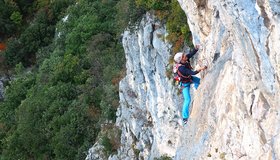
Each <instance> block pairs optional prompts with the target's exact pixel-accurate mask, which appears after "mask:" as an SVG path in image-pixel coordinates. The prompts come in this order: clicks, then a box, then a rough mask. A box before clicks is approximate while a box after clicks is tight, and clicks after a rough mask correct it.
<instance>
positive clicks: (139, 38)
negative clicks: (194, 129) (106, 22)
mask: <svg viewBox="0 0 280 160" xmlns="http://www.w3.org/2000/svg"><path fill="white" fill-rule="evenodd" d="M166 34H167V33H166V29H165V28H164V25H163V24H160V22H159V21H156V20H155V17H153V16H152V15H150V14H149V13H148V14H147V15H146V16H145V17H144V18H143V20H142V21H141V23H140V24H139V26H138V27H137V28H136V29H135V30H133V31H125V32H124V35H123V46H124V50H125V54H126V60H127V62H126V68H127V73H126V77H125V78H124V79H123V80H122V81H121V82H120V108H119V110H118V113H117V114H118V119H117V125H118V126H119V127H120V128H121V129H122V136H121V138H122V139H121V140H122V147H121V148H120V150H119V155H120V156H119V157H118V158H119V159H131V158H134V159H137V158H141V157H142V158H144V159H153V158H154V157H160V156H161V155H162V154H167V155H171V156H174V155H175V151H176V148H177V145H178V143H179V135H180V134H179V133H180V131H181V128H180V125H179V123H180V106H179V105H178V104H180V103H181V102H180V99H178V95H177V94H176V89H175V88H174V87H173V86H172V83H171V82H170V80H169V79H168V78H167V76H166V68H167V67H168V65H169V62H168V60H169V57H170V50H171V46H170V44H168V43H167V42H166V41H165V37H166Z"/></svg>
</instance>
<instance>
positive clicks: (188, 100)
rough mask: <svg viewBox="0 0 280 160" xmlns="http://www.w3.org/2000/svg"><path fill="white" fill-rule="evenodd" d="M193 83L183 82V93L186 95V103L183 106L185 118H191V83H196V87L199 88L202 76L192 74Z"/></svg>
mask: <svg viewBox="0 0 280 160" xmlns="http://www.w3.org/2000/svg"><path fill="white" fill-rule="evenodd" d="M192 80H193V82H192V83H182V84H181V85H182V87H183V90H182V93H183V97H184V104H183V108H182V117H183V118H189V107H190V103H191V95H190V86H191V84H194V88H195V89H197V88H198V86H199V84H200V78H198V77H195V76H192Z"/></svg>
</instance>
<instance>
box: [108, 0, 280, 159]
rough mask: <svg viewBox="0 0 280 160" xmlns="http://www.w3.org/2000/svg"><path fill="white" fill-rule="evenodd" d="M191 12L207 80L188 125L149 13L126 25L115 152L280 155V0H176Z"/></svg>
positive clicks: (167, 50) (128, 155)
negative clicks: (131, 27) (129, 28)
mask: <svg viewBox="0 0 280 160" xmlns="http://www.w3.org/2000/svg"><path fill="white" fill-rule="evenodd" d="M178 1H179V3H180V5H181V7H182V9H183V10H184V11H185V13H186V15H187V17H188V24H189V26H190V29H191V31H192V35H193V42H194V44H200V50H199V51H198V54H197V55H196V56H195V57H194V65H195V68H197V67H199V66H203V65H207V66H208V69H207V70H206V71H203V72H201V73H200V74H199V75H198V76H199V77H200V78H201V84H200V86H199V88H198V90H196V91H193V90H191V93H192V100H193V102H192V105H191V110H190V111H191V114H190V119H189V122H188V124H187V125H186V126H183V127H182V124H181V108H182V103H183V102H182V96H181V95H180V94H177V90H176V88H175V87H174V85H172V82H171V80H169V79H168V78H167V76H166V73H167V69H168V68H169V63H170V62H169V59H170V58H172V57H171V46H170V44H168V43H167V42H166V41H165V36H166V35H167V33H166V30H165V28H164V24H160V22H158V21H156V20H155V18H154V17H153V16H152V15H149V14H147V15H146V16H145V17H144V19H143V20H142V21H141V23H140V25H139V26H138V27H137V29H135V30H134V31H125V32H124V35H123V46H124V50H125V54H126V60H127V62H126V68H127V74H126V77H125V78H124V79H123V80H122V81H121V82H120V93H119V94H120V107H119V109H118V112H117V115H118V119H117V123H116V124H117V126H118V127H119V128H120V129H121V130H122V134H121V147H120V149H119V150H118V153H117V154H116V155H112V156H110V158H109V159H111V160H117V159H122V160H123V159H127V160H130V159H145V160H146V159H154V158H158V157H161V156H163V155H167V156H168V157H171V158H172V159H176V160H189V159H213V160H216V159H229V160H231V159H243V160H247V159H248V160H251V159H269V160H270V159H275V160H276V159H280V115H279V112H280V90H279V87H280V54H279V44H280V25H279V23H280V1H279V0H266V1H265V0H257V1H256V0H178Z"/></svg>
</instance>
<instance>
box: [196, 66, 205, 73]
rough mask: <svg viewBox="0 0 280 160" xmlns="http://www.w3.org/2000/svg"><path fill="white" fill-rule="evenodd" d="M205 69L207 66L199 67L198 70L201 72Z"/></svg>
mask: <svg viewBox="0 0 280 160" xmlns="http://www.w3.org/2000/svg"><path fill="white" fill-rule="evenodd" d="M205 69H207V66H204V67H201V68H199V69H198V70H197V71H198V72H201V71H203V70H205Z"/></svg>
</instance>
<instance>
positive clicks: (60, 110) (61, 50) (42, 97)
mask: <svg viewBox="0 0 280 160" xmlns="http://www.w3.org/2000/svg"><path fill="white" fill-rule="evenodd" d="M21 2H22V1H21ZM72 2H74V1H72ZM116 4H117V2H116V1H111V0H105V1H102V2H99V1H87V0H80V1H79V3H77V4H75V5H71V3H70V2H69V1H66V0H60V1H43V0H40V1H37V3H34V4H33V3H32V6H34V7H36V8H32V7H31V6H29V5H27V6H25V5H23V6H21V7H20V10H22V9H27V10H26V11H24V12H23V11H22V12H21V13H24V14H22V15H23V20H25V17H26V16H27V14H28V13H29V12H30V10H33V11H34V10H37V11H36V14H35V16H34V19H33V21H32V23H31V24H30V25H29V26H26V27H25V28H24V29H23V30H22V32H21V33H20V34H19V36H17V35H15V36H14V37H13V38H11V39H10V40H9V42H8V44H7V46H8V47H7V49H6V51H5V52H4V54H5V58H6V63H7V64H8V65H9V66H10V67H11V68H13V67H14V66H15V68H14V70H15V72H14V74H15V77H14V79H13V80H12V81H11V83H10V84H9V86H8V87H7V89H6V94H5V99H4V101H3V102H1V103H0V107H1V110H0V127H1V132H0V140H1V147H0V155H1V156H0V159H84V158H85V152H86V151H87V150H88V148H89V147H90V146H91V145H92V144H93V142H94V141H95V139H96V137H97V134H98V132H99V131H100V124H102V123H104V122H106V121H107V120H108V119H109V120H113V121H114V120H115V112H116V108H117V106H118V94H117V92H118V86H117V85H118V83H116V82H114V83H113V82H112V81H113V79H116V77H119V72H120V71H121V70H122V68H123V67H124V62H125V61H124V54H123V50H122V47H121V45H120V44H119V43H118V40H117V38H116V35H117V30H120V29H118V28H116V24H117V22H116V19H115V16H116V13H117V11H116V8H114V7H112V6H116ZM69 5H70V6H69ZM67 6H69V7H68V8H67ZM30 7H31V8H30ZM66 8H67V11H66ZM66 15H67V16H68V19H67V20H66V19H65V21H60V22H58V23H56V20H59V19H60V18H62V17H66ZM54 28H57V33H60V36H58V37H57V38H53V37H54ZM25 67H29V68H31V69H29V71H27V70H26V68H25ZM2 128H3V130H2ZM27 137H28V138H27ZM111 142H114V140H111ZM113 150H116V148H115V145H113Z"/></svg>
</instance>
